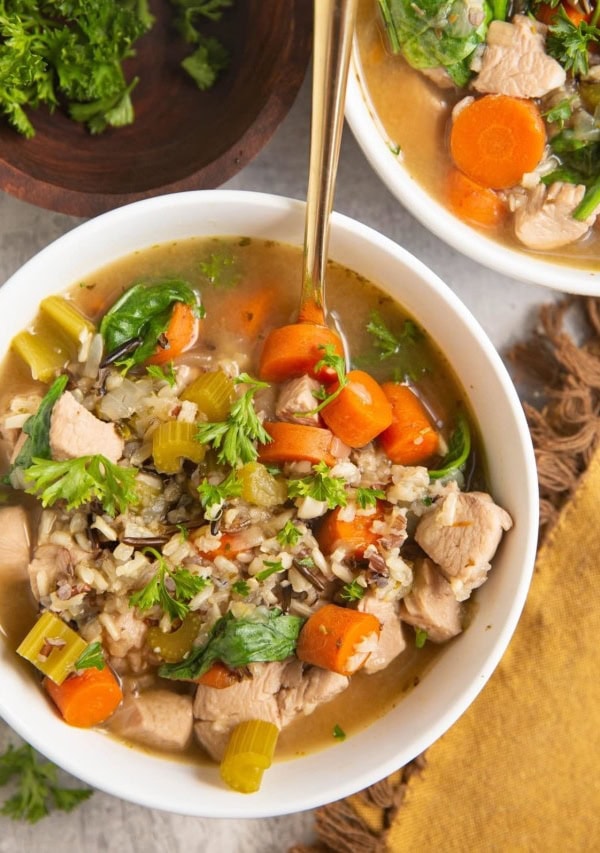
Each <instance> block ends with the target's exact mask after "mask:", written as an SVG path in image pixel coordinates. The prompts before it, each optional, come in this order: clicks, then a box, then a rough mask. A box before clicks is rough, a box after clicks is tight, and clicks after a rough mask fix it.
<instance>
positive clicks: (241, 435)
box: [196, 373, 271, 468]
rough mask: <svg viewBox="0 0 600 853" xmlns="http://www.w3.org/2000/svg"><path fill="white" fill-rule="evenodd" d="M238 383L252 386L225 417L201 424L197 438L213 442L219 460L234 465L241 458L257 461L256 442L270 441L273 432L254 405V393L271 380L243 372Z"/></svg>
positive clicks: (241, 459)
mask: <svg viewBox="0 0 600 853" xmlns="http://www.w3.org/2000/svg"><path fill="white" fill-rule="evenodd" d="M235 382H236V384H244V385H246V386H247V387H248V390H247V391H245V392H244V394H242V396H241V397H239V398H238V399H237V400H236V401H235V403H234V404H233V406H232V407H231V411H230V412H229V415H228V416H227V419H226V420H224V421H218V422H216V423H208V424H200V426H199V427H198V433H197V435H196V438H197V440H198V441H199V442H201V444H209V445H210V446H211V447H212V448H213V449H214V450H216V451H218V452H217V459H218V461H219V462H221V463H223V464H226V465H230V466H231V467H232V468H235V466H236V465H237V464H238V462H244V463H245V462H253V461H254V460H255V459H256V457H257V455H258V452H257V450H256V446H255V445H254V444H253V442H255V441H259V442H260V443H261V444H268V443H269V442H270V441H271V436H270V435H269V434H268V432H267V431H266V430H265V428H264V427H263V425H262V423H261V422H260V421H259V419H258V416H257V414H256V411H255V409H254V403H253V400H254V396H255V394H256V392H257V391H260V389H261V388H268V387H269V384H268V382H261V381H259V380H258V379H253V378H252V377H251V376H248V374H247V373H241V374H240V375H239V376H238V377H237V379H236V380H235Z"/></svg>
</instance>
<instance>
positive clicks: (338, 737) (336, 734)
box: [332, 723, 346, 740]
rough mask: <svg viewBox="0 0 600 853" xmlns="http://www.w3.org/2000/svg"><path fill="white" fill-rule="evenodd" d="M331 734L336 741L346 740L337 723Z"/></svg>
mask: <svg viewBox="0 0 600 853" xmlns="http://www.w3.org/2000/svg"><path fill="white" fill-rule="evenodd" d="M332 734H333V736H334V738H335V739H336V740H346V732H345V731H344V730H343V728H342V727H341V726H339V725H338V724H337V723H336V724H335V726H334V727H333V732H332Z"/></svg>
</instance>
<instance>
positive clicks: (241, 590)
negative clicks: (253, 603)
mask: <svg viewBox="0 0 600 853" xmlns="http://www.w3.org/2000/svg"><path fill="white" fill-rule="evenodd" d="M231 591H232V592H235V594H236V595H241V596H242V598H246V596H247V595H250V586H249V584H248V582H247V581H244V580H240V581H235V582H234V583H232V584H231Z"/></svg>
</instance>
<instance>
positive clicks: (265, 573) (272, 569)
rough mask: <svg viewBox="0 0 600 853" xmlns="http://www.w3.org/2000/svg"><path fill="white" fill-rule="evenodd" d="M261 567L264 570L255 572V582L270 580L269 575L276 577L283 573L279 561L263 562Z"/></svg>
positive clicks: (282, 567) (281, 564)
mask: <svg viewBox="0 0 600 853" xmlns="http://www.w3.org/2000/svg"><path fill="white" fill-rule="evenodd" d="M263 566H265V568H264V569H263V570H262V572H257V574H255V575H254V577H255V578H256V580H257V581H260V582H261V583H262V581H266V579H267V578H270V577H271V575H276V574H278V573H279V572H283V571H284V566H283V563H282V562H281V560H263Z"/></svg>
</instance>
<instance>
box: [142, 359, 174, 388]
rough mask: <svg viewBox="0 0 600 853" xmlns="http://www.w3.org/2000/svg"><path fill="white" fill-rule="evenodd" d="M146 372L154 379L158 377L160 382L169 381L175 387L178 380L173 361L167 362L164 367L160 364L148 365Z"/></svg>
mask: <svg viewBox="0 0 600 853" xmlns="http://www.w3.org/2000/svg"><path fill="white" fill-rule="evenodd" d="M146 373H147V374H148V376H151V377H152V378H153V379H158V381H159V382H167V383H168V384H169V386H170V387H171V388H174V387H175V384H176V382H177V377H176V376H175V368H174V367H173V362H172V361H169V362H167V364H165V366H164V367H161V366H160V365H159V364H149V365H148V366H147V367H146Z"/></svg>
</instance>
